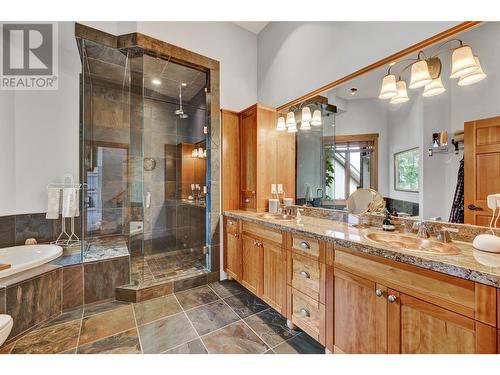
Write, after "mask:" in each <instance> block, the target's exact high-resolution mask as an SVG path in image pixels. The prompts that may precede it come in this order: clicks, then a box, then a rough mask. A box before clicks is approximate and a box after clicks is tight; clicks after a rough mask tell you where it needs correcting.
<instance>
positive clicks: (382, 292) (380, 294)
mask: <svg viewBox="0 0 500 375" xmlns="http://www.w3.org/2000/svg"><path fill="white" fill-rule="evenodd" d="M375 294H376V295H377V297H382V296H383V295H384V291H383V290H381V289H377V290H376V291H375Z"/></svg>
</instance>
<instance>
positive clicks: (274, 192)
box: [271, 184, 276, 194]
mask: <svg viewBox="0 0 500 375" xmlns="http://www.w3.org/2000/svg"><path fill="white" fill-rule="evenodd" d="M271 194H276V184H271Z"/></svg>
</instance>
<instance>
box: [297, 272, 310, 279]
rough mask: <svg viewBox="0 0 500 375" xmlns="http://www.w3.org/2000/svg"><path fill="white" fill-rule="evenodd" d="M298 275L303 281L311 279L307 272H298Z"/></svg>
mask: <svg viewBox="0 0 500 375" xmlns="http://www.w3.org/2000/svg"><path fill="white" fill-rule="evenodd" d="M299 275H300V276H302V277H303V278H305V279H310V278H311V275H310V274H309V272H307V271H300V272H299Z"/></svg>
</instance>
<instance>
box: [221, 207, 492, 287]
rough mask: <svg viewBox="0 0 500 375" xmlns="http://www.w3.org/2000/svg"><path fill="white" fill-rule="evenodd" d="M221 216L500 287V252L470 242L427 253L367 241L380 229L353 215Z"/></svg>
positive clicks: (239, 213)
mask: <svg viewBox="0 0 500 375" xmlns="http://www.w3.org/2000/svg"><path fill="white" fill-rule="evenodd" d="M224 215H225V216H228V217H232V218H234V219H243V220H247V221H251V222H254V223H256V224H262V225H266V226H269V227H273V228H276V229H279V230H283V231H287V232H292V233H297V234H301V235H307V236H310V237H314V238H316V239H318V240H321V241H327V242H332V243H334V244H337V245H339V246H343V247H347V248H350V249H352V250H355V251H359V252H361V253H366V254H372V255H377V256H381V257H384V258H387V259H391V260H394V261H397V262H401V263H406V264H411V265H414V266H418V267H422V268H426V269H429V270H433V271H437V272H441V273H445V274H448V275H452V276H457V277H460V278H462V279H467V280H471V281H476V282H478V283H482V284H486V285H491V286H494V287H497V288H500V254H490V253H485V252H482V251H478V250H475V249H474V248H473V247H472V244H471V243H468V242H461V241H453V245H454V246H456V247H457V248H458V249H459V250H460V253H459V254H457V255H443V254H429V253H421V252H416V251H410V250H403V249H398V248H394V247H391V246H388V245H383V244H379V243H375V242H373V241H370V240H368V239H366V238H365V235H366V234H367V233H371V232H374V231H381V229H377V228H369V229H360V228H356V227H353V226H352V224H357V218H355V217H349V219H348V222H347V223H345V222H341V221H334V220H327V219H320V218H315V217H310V216H301V217H300V220H292V221H278V220H274V219H266V218H264V217H262V213H257V212H250V211H239V210H237V211H225V212H224ZM405 235H410V236H414V235H412V234H408V233H405ZM431 239H432V238H431Z"/></svg>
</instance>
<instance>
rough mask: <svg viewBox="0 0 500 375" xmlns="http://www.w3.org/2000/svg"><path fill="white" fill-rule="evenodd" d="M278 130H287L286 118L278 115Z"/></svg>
mask: <svg viewBox="0 0 500 375" xmlns="http://www.w3.org/2000/svg"><path fill="white" fill-rule="evenodd" d="M276 130H277V131H279V132H282V131H285V130H286V123H285V118H284V117H283V116H280V117H278V123H277V124H276Z"/></svg>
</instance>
